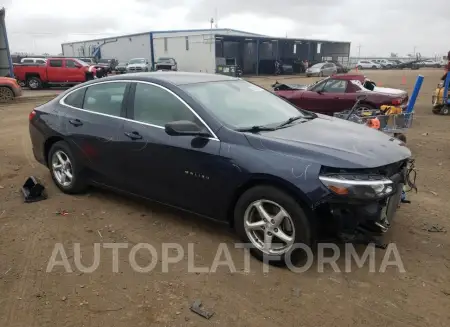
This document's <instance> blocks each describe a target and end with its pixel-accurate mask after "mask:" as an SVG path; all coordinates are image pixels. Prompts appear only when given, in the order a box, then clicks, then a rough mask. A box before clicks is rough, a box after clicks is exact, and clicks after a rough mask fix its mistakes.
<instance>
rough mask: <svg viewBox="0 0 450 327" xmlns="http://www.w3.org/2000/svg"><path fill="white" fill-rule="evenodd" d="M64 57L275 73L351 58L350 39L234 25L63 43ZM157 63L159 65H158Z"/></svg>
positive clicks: (200, 68)
mask: <svg viewBox="0 0 450 327" xmlns="http://www.w3.org/2000/svg"><path fill="white" fill-rule="evenodd" d="M61 47H62V53H63V55H64V56H65V57H97V58H105V59H112V58H114V59H117V60H119V61H121V62H124V61H125V62H126V61H128V60H130V59H132V58H146V59H148V60H149V62H150V63H152V66H153V65H154V63H155V62H156V61H157V59H158V58H159V57H172V58H175V60H176V61H177V63H178V70H180V71H190V72H209V73H214V72H215V71H216V66H217V65H225V64H226V65H240V66H241V68H242V70H243V72H244V74H256V75H257V74H270V73H271V72H273V67H274V61H275V60H276V59H281V60H282V61H283V63H285V64H290V65H292V67H294V68H293V69H294V70H295V69H296V68H295V67H297V69H298V67H299V64H298V63H299V62H300V61H302V60H308V61H309V62H320V61H323V60H335V61H340V62H341V63H346V62H348V58H349V54H350V43H349V42H333V41H325V40H309V39H294V38H276V37H271V36H267V35H261V34H255V33H249V32H243V31H238V30H233V29H202V30H179V31H156V32H148V33H141V34H131V35H124V36H118V37H111V38H104V39H96V40H88V41H80V42H71V43H63V44H62V45H61ZM153 67H154V66H153Z"/></svg>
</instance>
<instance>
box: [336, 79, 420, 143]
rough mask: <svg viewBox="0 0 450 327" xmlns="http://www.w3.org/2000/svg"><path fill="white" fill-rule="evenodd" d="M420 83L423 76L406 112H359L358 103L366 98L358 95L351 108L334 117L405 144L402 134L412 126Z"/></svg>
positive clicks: (415, 87)
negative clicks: (374, 130)
mask: <svg viewBox="0 0 450 327" xmlns="http://www.w3.org/2000/svg"><path fill="white" fill-rule="evenodd" d="M422 83H423V76H421V75H419V76H418V77H417V81H416V85H415V86H414V90H413V93H412V94H411V98H410V100H409V102H408V106H407V108H406V110H401V109H400V110H399V111H396V112H395V113H390V110H389V109H388V110H381V109H380V110H361V109H360V108H359V103H360V102H362V101H364V99H366V96H365V95H359V96H358V97H357V98H356V103H355V104H354V106H353V108H351V109H350V110H346V111H341V112H338V113H335V114H334V116H335V117H337V118H341V119H345V120H348V121H352V122H355V123H358V124H365V125H367V126H369V127H371V128H376V129H378V130H380V131H382V132H384V133H386V134H389V135H393V136H394V137H397V138H399V139H400V140H402V141H403V142H405V143H406V136H405V135H404V134H403V133H404V132H405V131H406V130H407V129H408V128H410V127H411V126H412V123H413V120H414V105H415V103H416V100H417V96H418V95H419V91H420V88H421V86H422ZM397 109H399V108H397ZM392 112H394V111H392Z"/></svg>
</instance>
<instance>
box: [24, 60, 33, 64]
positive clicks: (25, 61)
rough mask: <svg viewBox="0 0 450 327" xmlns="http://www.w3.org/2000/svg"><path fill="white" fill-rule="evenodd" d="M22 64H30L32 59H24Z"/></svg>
mask: <svg viewBox="0 0 450 327" xmlns="http://www.w3.org/2000/svg"><path fill="white" fill-rule="evenodd" d="M22 62H23V63H24V64H31V63H33V59H25V60H23V61H22Z"/></svg>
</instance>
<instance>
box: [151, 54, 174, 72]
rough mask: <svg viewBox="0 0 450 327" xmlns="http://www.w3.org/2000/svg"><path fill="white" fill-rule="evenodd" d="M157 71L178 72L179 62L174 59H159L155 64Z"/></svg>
mask: <svg viewBox="0 0 450 327" xmlns="http://www.w3.org/2000/svg"><path fill="white" fill-rule="evenodd" d="M155 68H156V70H173V71H177V70H178V64H177V61H176V60H175V59H174V58H172V57H161V58H158V60H157V61H156V64H155Z"/></svg>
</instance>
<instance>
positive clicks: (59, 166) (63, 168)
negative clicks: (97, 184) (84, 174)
mask: <svg viewBox="0 0 450 327" xmlns="http://www.w3.org/2000/svg"><path fill="white" fill-rule="evenodd" d="M51 169H52V173H53V175H54V176H55V179H56V181H57V182H58V183H59V184H60V185H61V186H63V187H69V186H70V185H71V184H72V182H73V175H74V174H73V169H72V163H71V162H70V159H69V156H68V155H67V154H66V153H64V151H61V150H58V151H56V152H55V153H54V154H53V156H52V168H51Z"/></svg>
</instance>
